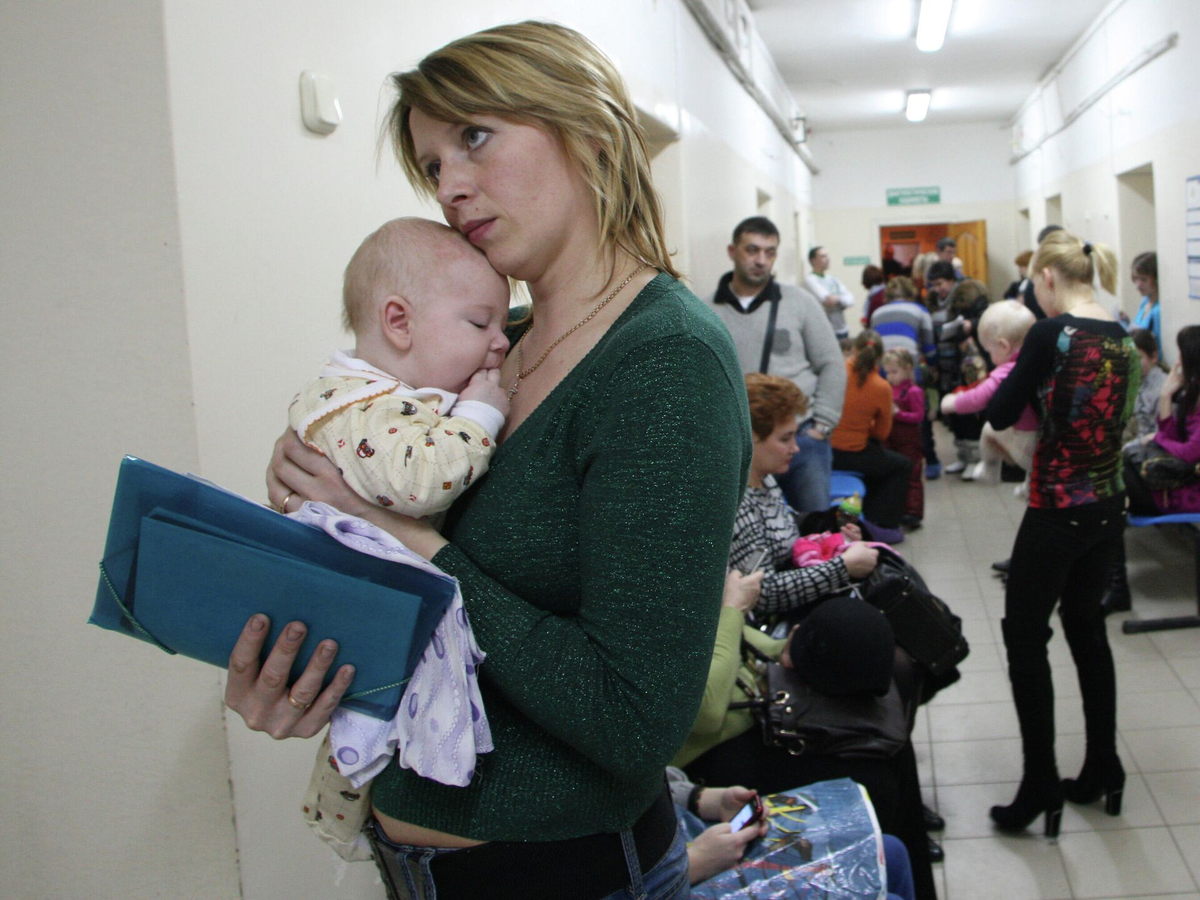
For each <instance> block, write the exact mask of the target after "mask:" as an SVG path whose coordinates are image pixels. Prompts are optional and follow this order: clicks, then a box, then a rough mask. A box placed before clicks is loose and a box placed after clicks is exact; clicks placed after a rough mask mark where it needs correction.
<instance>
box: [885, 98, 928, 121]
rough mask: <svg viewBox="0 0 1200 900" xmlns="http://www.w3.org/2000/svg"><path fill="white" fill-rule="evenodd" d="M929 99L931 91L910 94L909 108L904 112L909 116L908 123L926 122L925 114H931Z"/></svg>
mask: <svg viewBox="0 0 1200 900" xmlns="http://www.w3.org/2000/svg"><path fill="white" fill-rule="evenodd" d="M929 98H930V94H929V91H909V92H908V107H907V108H906V109H905V110H904V114H905V115H906V116H908V121H910V122H924V121H925V114H926V113H927V112H929ZM893 108H894V107H893Z"/></svg>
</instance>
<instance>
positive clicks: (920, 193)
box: [887, 187, 942, 206]
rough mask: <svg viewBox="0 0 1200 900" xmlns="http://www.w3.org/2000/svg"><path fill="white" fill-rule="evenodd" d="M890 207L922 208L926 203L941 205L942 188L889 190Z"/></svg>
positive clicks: (888, 200)
mask: <svg viewBox="0 0 1200 900" xmlns="http://www.w3.org/2000/svg"><path fill="white" fill-rule="evenodd" d="M887 202H888V206H920V205H923V204H926V203H941V202H942V189H941V188H940V187H911V188H888V189H887Z"/></svg>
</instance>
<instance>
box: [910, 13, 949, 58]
mask: <svg viewBox="0 0 1200 900" xmlns="http://www.w3.org/2000/svg"><path fill="white" fill-rule="evenodd" d="M953 5H954V0H921V18H920V19H918V20H917V49H918V50H923V51H924V52H926V53H933V52H934V51H935V50H941V49H942V44H943V43H945V41H946V27H947V26H948V25H949V24H950V8H951V7H952V6H953Z"/></svg>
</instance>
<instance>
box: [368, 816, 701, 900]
mask: <svg viewBox="0 0 1200 900" xmlns="http://www.w3.org/2000/svg"><path fill="white" fill-rule="evenodd" d="M367 829H368V831H369V836H370V837H371V842H372V847H373V850H374V852H375V853H377V854H378V853H386V854H387V855H388V856H389V857H390V858H389V859H388V860H386V861H383V860H377V864H378V865H379V869H380V877H381V878H382V879H383V882H384V885H385V887H386V888H387V892H388V897H389V900H437V885H436V884H435V883H434V880H433V873H432V872H431V871H430V863H431V862H432V861H433V860H434V859H435V858H436V857H438V856H441V855H443V854H447V853H454V852H455V851H454V850H441V849H436V848H433V847H413V846H411V845H408V844H397V843H395V842H393V841H390V840H388V838H387V837H386V836H385V835H384V833H383V830H382V829H380V828H379V827H378V825H377V824H376V823H375V822H373V821H372V822H369V823H368V824H367ZM621 847H622V849H623V850H624V851H625V865H626V868H627V869H628V873H629V886H628V887H626V888H622V889H621V890H619V891H617V892H616V893H614V894H609V895H608V896H606V897H604V898H603V900H687V898H688V897H689V895H690V894H691V886H690V884H689V883H688V857H687V842H686V841H685V840H684V837H683V832H682V830H680V829H679V828H678V827H677V828H676V829H675V840H674V841H672V843H671V846H670V848H669V849H668V850H667V852H666V853H665V854H664V855H663V857H662V859H660V860H659V861H658V862H657V863H655V864H654V867H653V868H651V869H650V870H649V871H648V872H646V873H645V874H642V867H641V863H640V861H639V860H638V855H637V848H636V846H635V845H634V840H633V832H632V831H629V830H626V831H623V832H621ZM530 877H534V878H536V877H537V873H536V872H531V873H530ZM389 882H391V883H390V884H389ZM580 891H581V892H583V895H586V891H587V885H580Z"/></svg>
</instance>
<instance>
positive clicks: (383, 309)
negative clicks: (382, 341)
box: [379, 294, 412, 353]
mask: <svg viewBox="0 0 1200 900" xmlns="http://www.w3.org/2000/svg"><path fill="white" fill-rule="evenodd" d="M379 319H380V323H379V324H380V326H381V327H382V329H383V336H384V337H385V338H387V341H388V343H390V344H391V345H392V346H393V347H395V348H396V349H397V350H399V351H400V352H401V353H403V352H405V351H407V350H408V348H409V347H411V346H412V303H410V302H409V300H408V298H406V297H401V296H400V295H399V294H391V295H390V296H389V297H388V298H387V299H386V300H384V301H383V305H382V306H380V307H379Z"/></svg>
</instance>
